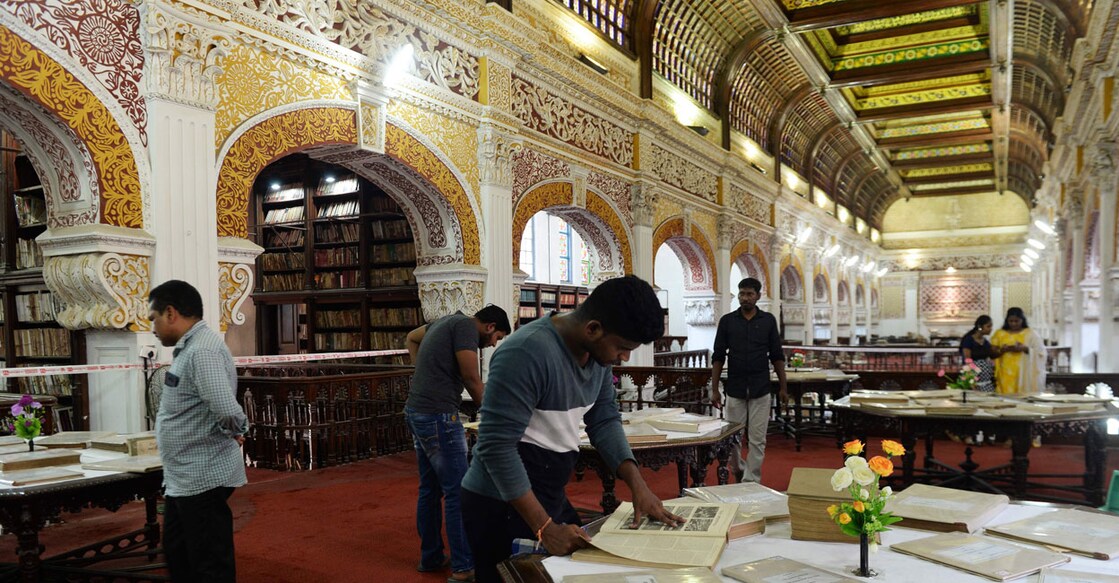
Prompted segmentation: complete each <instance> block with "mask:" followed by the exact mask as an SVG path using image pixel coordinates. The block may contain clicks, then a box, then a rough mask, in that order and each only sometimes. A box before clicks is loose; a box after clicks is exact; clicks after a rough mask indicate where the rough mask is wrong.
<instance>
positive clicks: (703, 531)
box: [599, 502, 738, 538]
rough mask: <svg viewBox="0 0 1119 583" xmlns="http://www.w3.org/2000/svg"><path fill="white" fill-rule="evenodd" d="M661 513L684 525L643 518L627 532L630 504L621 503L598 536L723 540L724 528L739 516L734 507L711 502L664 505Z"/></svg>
mask: <svg viewBox="0 0 1119 583" xmlns="http://www.w3.org/2000/svg"><path fill="white" fill-rule="evenodd" d="M664 509H665V510H667V511H669V512H671V513H673V514H675V515H677V516H680V517H683V518H684V519H685V521H684V522H683V523H682V524H678V525H676V526H669V525H667V524H665V523H663V522H657V521H656V520H652V519H650V518H649V517H648V516H642V517H641V522H640V523H638V525H637V528H630V525H631V524H633V503H632V502H622V504H621V505H620V506H618V509H617V510H615V511H614V514H612V515H610V518H608V519H606V522H605V523H603V525H602V528H601V529H600V530H599V533H600V536H601V533H618V534H625V535H633V534H638V535H676V536H690V537H694V536H716V537H720V538H722V537H725V536H726V534H727V528H729V527H730V523H731V521H732V520H733V519H734V517H735V514H737V512H738V505H737V504H724V503H712V502H667V503H665V505H664Z"/></svg>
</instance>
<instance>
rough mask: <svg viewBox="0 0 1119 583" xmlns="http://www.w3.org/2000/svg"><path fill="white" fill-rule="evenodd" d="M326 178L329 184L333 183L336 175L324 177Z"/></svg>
mask: <svg viewBox="0 0 1119 583" xmlns="http://www.w3.org/2000/svg"><path fill="white" fill-rule="evenodd" d="M324 180H326V183H327V184H333V183H334V177H333V176H327V177H325V178H324Z"/></svg>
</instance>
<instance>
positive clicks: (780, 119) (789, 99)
mask: <svg viewBox="0 0 1119 583" xmlns="http://www.w3.org/2000/svg"><path fill="white" fill-rule="evenodd" d="M815 90H816V88H815V87H813V86H812V84H811V83H809V82H808V81H805V82H804V83H801V84H800V86H799V87H797V88H796V89H794V90H793V91H792V92H791V93H789V94H788V95H787V96H786V97H785V106H784V107H782V108H781V111H779V112H777V115H775V116H773V119H772V120H770V123H769V143H768V144H766V147H767V148H768V149H769V154H770V155H772V156H773V178H774V180H776V181H777V182H781V176H780V174H779V171H780V170H781V133H782V132H784V131H785V122H786V121H788V119H789V114H790V113H792V112H793V110H795V109H796V108H797V106H798V105H800V103H801V102H802V101H804V100H805V99H806V98H807V97H808V96H809V95H811V94H812V92H813V91H815Z"/></svg>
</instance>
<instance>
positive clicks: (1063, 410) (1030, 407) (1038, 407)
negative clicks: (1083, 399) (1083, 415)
mask: <svg viewBox="0 0 1119 583" xmlns="http://www.w3.org/2000/svg"><path fill="white" fill-rule="evenodd" d="M1018 408H1019V409H1021V410H1023V411H1030V412H1033V413H1037V414H1039V415H1065V414H1068V413H1079V412H1080V410H1081V409H1080V405H1078V404H1076V403H1055V402H1054V403H1022V404H1020V405H1018Z"/></svg>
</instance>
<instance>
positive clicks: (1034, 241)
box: [1026, 239, 1045, 249]
mask: <svg viewBox="0 0 1119 583" xmlns="http://www.w3.org/2000/svg"><path fill="white" fill-rule="evenodd" d="M1026 243H1028V244H1029V245H1030V247H1033V248H1034V249H1045V243H1042V242H1041V241H1038V240H1037V239H1026Z"/></svg>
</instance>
